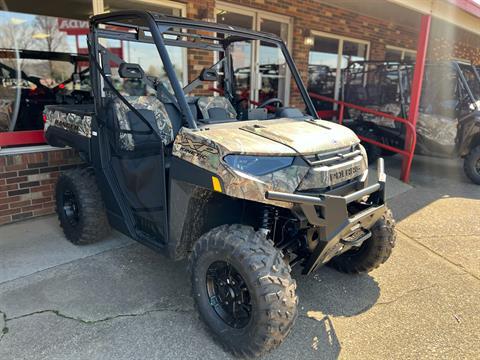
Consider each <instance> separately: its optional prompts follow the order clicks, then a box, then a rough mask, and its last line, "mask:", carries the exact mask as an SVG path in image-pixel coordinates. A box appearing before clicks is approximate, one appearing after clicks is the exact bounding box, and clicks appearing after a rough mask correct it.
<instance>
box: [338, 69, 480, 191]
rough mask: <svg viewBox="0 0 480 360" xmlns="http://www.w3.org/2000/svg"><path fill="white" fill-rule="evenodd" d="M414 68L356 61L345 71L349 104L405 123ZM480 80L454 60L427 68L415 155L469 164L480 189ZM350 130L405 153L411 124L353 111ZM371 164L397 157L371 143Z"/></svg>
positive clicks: (467, 168)
mask: <svg viewBox="0 0 480 360" xmlns="http://www.w3.org/2000/svg"><path fill="white" fill-rule="evenodd" d="M413 68H414V63H412V62H398V61H386V62H381V61H356V62H352V63H351V64H350V65H349V66H348V67H347V68H346V69H345V70H344V72H343V78H342V83H343V84H342V95H343V99H344V100H345V101H346V102H350V103H354V104H357V105H361V106H365V107H367V108H370V109H373V110H377V111H381V112H384V113H387V114H390V115H394V116H397V117H401V118H407V114H408V111H409V107H410V91H411V81H412V78H413V70H414V69H413ZM479 110H480V77H479V74H478V71H477V69H476V68H475V67H473V66H472V65H468V64H464V63H460V62H456V61H449V62H438V63H428V64H426V66H425V75H424V84H423V89H422V98H421V101H420V107H419V114H418V119H417V125H416V132H417V134H416V135H417V144H416V148H415V153H417V154H421V155H426V156H435V157H445V158H461V159H463V168H464V171H465V174H466V175H467V177H468V178H469V179H470V180H471V181H472V182H473V183H476V184H480V112H479ZM348 115H349V119H347V120H346V121H345V123H344V124H345V125H346V126H348V127H350V128H351V129H352V130H354V131H355V133H357V134H358V135H361V136H365V137H366V138H370V139H372V140H376V141H378V142H381V143H384V144H387V145H390V146H394V147H397V148H404V146H405V137H406V129H405V125H403V124H401V123H399V122H395V121H393V120H392V119H390V118H386V117H383V116H377V115H373V114H368V113H365V112H362V111H359V110H356V109H348ZM364 146H365V149H366V151H367V154H368V158H369V160H370V161H373V160H375V159H376V158H378V157H379V156H382V155H383V156H386V155H393V154H395V153H393V152H391V151H388V150H382V149H380V148H378V147H376V146H374V145H372V144H368V143H365V144H364Z"/></svg>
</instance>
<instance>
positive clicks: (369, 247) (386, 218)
mask: <svg viewBox="0 0 480 360" xmlns="http://www.w3.org/2000/svg"><path fill="white" fill-rule="evenodd" d="M371 232H372V236H371V237H370V238H369V239H367V240H365V242H364V243H363V244H362V245H361V246H360V248H358V249H352V250H349V251H347V252H346V253H344V254H341V255H338V256H336V257H334V258H333V259H332V260H330V262H329V263H328V265H329V266H331V267H333V268H334V269H336V270H338V271H340V272H343V273H347V274H360V273H367V272H370V271H372V270H374V269H376V268H378V267H379V266H380V265H382V264H383V263H384V262H385V261H387V260H388V258H389V257H390V255H391V254H392V250H393V248H394V247H395V241H396V234H395V220H394V219H393V216H392V212H391V211H390V209H387V211H386V212H385V215H383V216H382V217H381V218H380V219H379V220H378V221H377V222H376V223H375V224H374V225H373V227H372V229H371Z"/></svg>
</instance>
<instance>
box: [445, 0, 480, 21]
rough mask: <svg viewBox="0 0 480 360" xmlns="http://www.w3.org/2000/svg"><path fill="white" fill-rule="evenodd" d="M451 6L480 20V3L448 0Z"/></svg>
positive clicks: (469, 0) (471, 0) (467, 0)
mask: <svg viewBox="0 0 480 360" xmlns="http://www.w3.org/2000/svg"><path fill="white" fill-rule="evenodd" d="M447 1H448V2H449V3H450V4H453V5H455V6H456V7H458V8H460V9H462V10H463V11H466V12H467V13H469V14H472V15H474V16H476V17H478V18H480V3H477V2H475V1H473V0H447Z"/></svg>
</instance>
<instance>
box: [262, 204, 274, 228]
mask: <svg viewBox="0 0 480 360" xmlns="http://www.w3.org/2000/svg"><path fill="white" fill-rule="evenodd" d="M277 216H278V210H276V209H275V208H273V207H272V206H268V205H265V206H264V207H263V209H262V219H261V220H262V221H261V224H260V228H261V229H263V230H265V231H267V232H268V233H272V232H273V227H274V225H275V222H276V219H277Z"/></svg>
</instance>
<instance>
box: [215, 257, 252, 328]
mask: <svg viewBox="0 0 480 360" xmlns="http://www.w3.org/2000/svg"><path fill="white" fill-rule="evenodd" d="M207 294H208V298H209V299H210V305H211V306H212V307H213V309H214V310H215V312H216V313H217V315H218V316H219V317H220V318H221V319H222V320H223V321H224V322H225V323H226V324H228V325H229V326H231V327H233V328H235V329H241V328H244V327H245V326H247V324H248V322H249V321H250V318H251V314H252V304H251V302H250V292H249V291H248V287H247V284H246V283H245V280H244V279H243V277H242V275H240V273H239V272H238V271H237V270H236V269H235V268H234V267H233V266H232V265H231V264H230V263H228V262H226V261H215V262H214V263H213V264H211V265H210V266H209V267H208V270H207Z"/></svg>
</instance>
